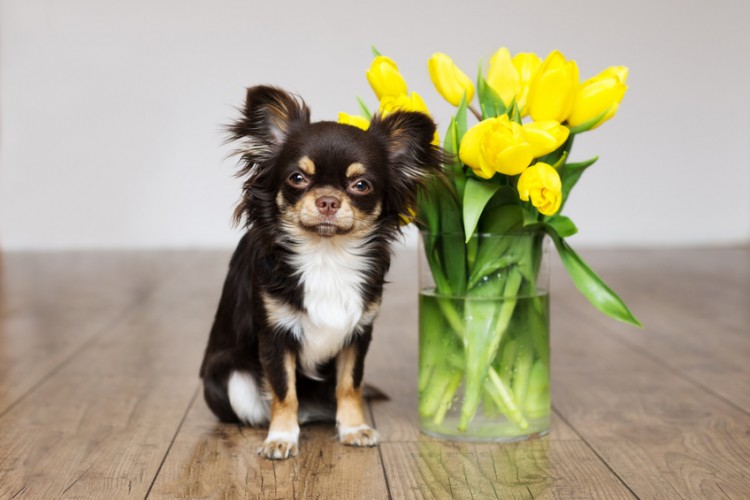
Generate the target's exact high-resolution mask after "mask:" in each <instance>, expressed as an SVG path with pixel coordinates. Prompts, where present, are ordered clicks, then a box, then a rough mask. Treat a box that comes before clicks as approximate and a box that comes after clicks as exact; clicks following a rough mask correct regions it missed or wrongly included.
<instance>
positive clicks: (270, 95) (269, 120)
mask: <svg viewBox="0 0 750 500" xmlns="http://www.w3.org/2000/svg"><path fill="white" fill-rule="evenodd" d="M308 123H310V110H309V109H308V107H307V106H306V105H305V103H304V102H303V101H302V99H299V98H297V97H295V96H293V95H291V94H289V93H288V92H285V91H283V90H281V89H279V88H276V87H269V86H264V85H259V86H257V87H250V88H248V89H247V97H246V98H245V106H244V108H243V109H242V117H241V118H240V119H239V120H237V121H236V122H235V123H233V124H232V125H230V126H229V135H230V137H229V140H230V141H234V140H241V141H242V143H243V144H242V146H241V147H240V149H239V151H238V152H239V153H241V154H242V157H243V159H244V160H245V161H246V165H247V167H248V168H252V167H253V165H254V164H258V163H262V162H263V161H265V160H267V159H268V158H270V157H271V156H273V154H274V153H275V152H276V151H277V150H278V148H279V147H280V146H281V145H282V144H283V143H284V141H285V140H286V138H287V137H288V136H289V133H290V132H291V131H292V130H294V128H295V127H299V126H301V125H306V124H308Z"/></svg>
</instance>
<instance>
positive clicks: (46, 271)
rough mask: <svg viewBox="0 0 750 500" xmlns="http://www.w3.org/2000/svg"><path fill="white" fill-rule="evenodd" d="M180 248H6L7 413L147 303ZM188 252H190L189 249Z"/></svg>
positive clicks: (3, 399)
mask: <svg viewBox="0 0 750 500" xmlns="http://www.w3.org/2000/svg"><path fill="white" fill-rule="evenodd" d="M175 255H176V254H170V253H168V252H163V253H159V254H156V255H154V254H152V253H144V252H129V253H126V252H117V253H114V252H95V253H89V252H68V253H30V254H6V255H4V256H3V258H2V260H0V318H1V321H0V381H2V383H0V415H2V414H3V413H4V412H5V411H6V410H7V409H8V408H9V407H10V406H11V405H13V404H15V403H16V402H17V401H18V400H19V399H20V398H21V397H23V396H24V395H25V394H26V393H27V392H28V391H29V390H30V389H31V388H32V387H34V386H35V385H37V384H38V383H39V382H40V381H41V380H43V379H44V378H45V377H46V376H48V375H49V374H50V373H51V372H53V371H54V370H55V369H57V368H58V367H59V366H61V364H62V363H64V362H65V361H66V360H68V359H70V357H71V356H73V355H74V354H75V353H76V352H77V351H78V350H80V349H81V348H82V346H84V345H86V344H87V343H88V342H91V341H92V340H93V339H94V338H96V336H97V335H99V334H101V333H102V332H103V331H105V330H106V329H107V328H108V327H111V326H112V325H113V324H114V323H116V322H117V321H118V320H119V319H121V318H122V317H123V315H124V314H125V313H126V311H128V310H130V309H133V308H135V307H137V306H138V304H142V303H143V302H144V301H145V300H147V298H148V297H149V296H150V295H151V294H152V293H153V291H154V289H155V287H156V286H158V285H160V284H161V283H162V281H163V280H164V279H165V278H166V277H167V276H170V275H172V274H173V273H174V272H175V270H176V266H178V265H179V263H180V262H181V260H179V259H175V258H174V257H175ZM182 255H183V256H184V253H182Z"/></svg>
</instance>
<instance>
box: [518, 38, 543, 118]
mask: <svg viewBox="0 0 750 500" xmlns="http://www.w3.org/2000/svg"><path fill="white" fill-rule="evenodd" d="M541 65H542V60H541V59H540V58H539V56H538V55H536V54H533V53H531V52H520V53H518V54H516V55H515V56H513V66H515V68H516V71H518V77H519V79H520V82H521V90H520V91H519V93H518V95H517V96H516V102H517V103H518V109H520V110H521V116H526V115H528V114H529V109H528V106H527V105H526V104H527V103H528V100H529V88H530V87H531V82H532V81H533V80H534V76H536V72H537V71H538V70H539V66H541Z"/></svg>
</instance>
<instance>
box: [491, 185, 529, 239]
mask: <svg viewBox="0 0 750 500" xmlns="http://www.w3.org/2000/svg"><path fill="white" fill-rule="evenodd" d="M505 187H506V186H503V188H505ZM523 212H524V210H523V208H521V207H520V206H519V205H509V204H506V205H500V206H496V207H492V208H488V209H487V210H485V215H484V217H482V224H481V229H482V232H483V233H493V234H504V233H509V232H511V231H513V230H515V229H518V228H520V227H521V225H522V223H523Z"/></svg>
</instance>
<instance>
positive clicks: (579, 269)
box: [547, 225, 643, 327]
mask: <svg viewBox="0 0 750 500" xmlns="http://www.w3.org/2000/svg"><path fill="white" fill-rule="evenodd" d="M547 228H548V231H547V232H548V234H549V235H550V236H551V237H552V241H554V242H555V247H556V248H557V253H558V254H559V255H560V259H561V260H562V263H563V265H564V266H565V269H566V270H567V271H568V274H569V275H570V277H571V279H572V280H573V283H575V285H576V287H577V288H578V290H580V292H581V293H582V294H583V295H584V297H586V298H587V299H588V301H589V302H591V304H592V305H593V306H594V307H596V308H597V309H599V310H600V311H601V312H603V313H604V314H606V315H607V316H609V317H610V318H613V319H616V320H618V321H622V322H624V323H629V324H631V325H634V326H638V327H642V326H643V325H642V324H641V322H640V321H638V320H637V319H636V318H635V316H633V313H631V312H630V309H628V306H626V305H625V302H623V301H622V299H621V298H620V297H618V296H617V294H616V293H615V292H614V291H612V289H611V288H609V287H608V286H607V285H606V284H605V283H604V281H602V279H601V278H600V277H599V276H597V274H596V273H595V272H594V271H592V270H591V268H590V267H589V266H588V265H587V264H586V263H585V262H584V261H583V259H581V257H579V256H578V254H577V253H576V252H575V251H574V250H573V249H572V248H570V246H569V245H568V244H567V243H566V242H565V240H564V239H563V238H562V237H561V236H560V235H559V234H557V233H556V232H555V230H554V229H553V228H552V226H549V225H547Z"/></svg>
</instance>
